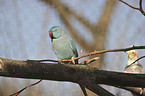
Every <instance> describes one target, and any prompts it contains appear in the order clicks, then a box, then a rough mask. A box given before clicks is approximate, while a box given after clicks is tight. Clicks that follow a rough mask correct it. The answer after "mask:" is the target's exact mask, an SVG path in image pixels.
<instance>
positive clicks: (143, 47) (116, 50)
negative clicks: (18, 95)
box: [27, 46, 145, 63]
mask: <svg viewBox="0 0 145 96" xmlns="http://www.w3.org/2000/svg"><path fill="white" fill-rule="evenodd" d="M132 49H145V46H132V47H129V48H121V49H106V50H101V51H94V52H90V53H88V54H84V55H81V56H79V57H76V58H74V60H77V59H80V58H83V57H87V56H92V55H96V54H104V53H108V52H126V51H129V50H132ZM27 61H28V62H38V63H39V62H47V61H51V62H58V60H51V59H48V60H47V59H46V60H27ZM66 61H70V62H71V61H72V60H71V59H68V60H61V62H66Z"/></svg>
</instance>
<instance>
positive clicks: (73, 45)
mask: <svg viewBox="0 0 145 96" xmlns="http://www.w3.org/2000/svg"><path fill="white" fill-rule="evenodd" d="M70 43H71V45H70V46H71V48H72V50H73V52H74V54H75V56H76V57H78V51H77V49H76V46H75V43H74V41H73V40H72V39H70Z"/></svg>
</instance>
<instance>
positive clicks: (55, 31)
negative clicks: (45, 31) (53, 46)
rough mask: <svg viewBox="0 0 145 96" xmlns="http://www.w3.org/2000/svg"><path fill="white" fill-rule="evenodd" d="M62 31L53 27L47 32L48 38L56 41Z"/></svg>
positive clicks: (58, 27)
mask: <svg viewBox="0 0 145 96" xmlns="http://www.w3.org/2000/svg"><path fill="white" fill-rule="evenodd" d="M62 31H63V29H62V28H61V27H60V26H53V27H51V28H50V30H49V36H50V38H51V39H57V38H59V37H60V36H61V34H62Z"/></svg>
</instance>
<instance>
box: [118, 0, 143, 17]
mask: <svg viewBox="0 0 145 96" xmlns="http://www.w3.org/2000/svg"><path fill="white" fill-rule="evenodd" d="M119 1H120V2H122V3H124V4H126V5H127V6H129V7H131V8H133V9H135V10H139V11H140V12H141V13H142V14H143V15H144V16H145V11H144V10H143V8H142V0H140V1H139V8H137V7H134V6H132V5H130V4H128V3H127V2H125V1H123V0H119Z"/></svg>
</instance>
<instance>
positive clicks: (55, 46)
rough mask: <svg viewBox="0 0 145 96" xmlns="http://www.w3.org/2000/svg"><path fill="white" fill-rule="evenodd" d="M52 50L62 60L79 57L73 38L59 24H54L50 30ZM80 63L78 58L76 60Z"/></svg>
mask: <svg viewBox="0 0 145 96" xmlns="http://www.w3.org/2000/svg"><path fill="white" fill-rule="evenodd" d="M49 36H50V38H51V43H52V50H53V51H54V53H55V55H56V56H57V58H58V59H60V60H65V59H71V58H72V57H78V52H77V49H76V46H75V44H74V41H73V40H72V38H71V37H70V36H69V35H68V34H66V33H65V32H64V30H63V29H62V28H61V27H59V26H54V27H52V28H50V30H49ZM75 63H76V64H78V60H76V61H75Z"/></svg>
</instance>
